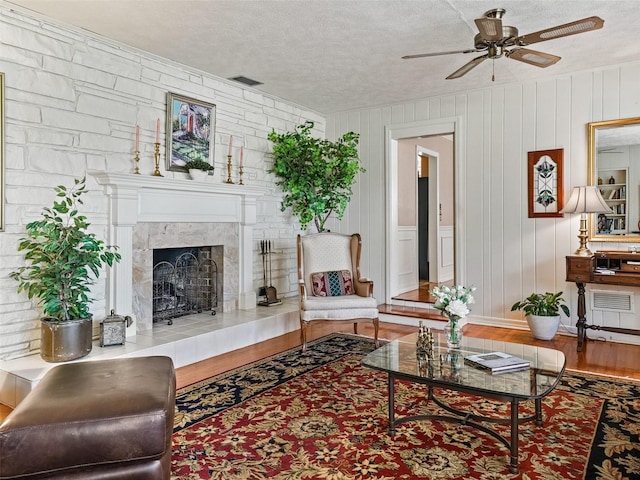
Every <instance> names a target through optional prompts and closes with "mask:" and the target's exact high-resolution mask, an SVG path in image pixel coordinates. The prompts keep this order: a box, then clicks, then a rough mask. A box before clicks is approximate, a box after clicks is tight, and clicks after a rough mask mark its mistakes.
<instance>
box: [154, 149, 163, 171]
mask: <svg viewBox="0 0 640 480" xmlns="http://www.w3.org/2000/svg"><path fill="white" fill-rule="evenodd" d="M155 146H156V148H155V152H153V158H154V159H155V161H156V169H155V170H154V171H153V176H154V177H162V176H163V175H162V174H161V173H160V142H156V143H155Z"/></svg>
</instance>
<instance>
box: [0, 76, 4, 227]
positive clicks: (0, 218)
mask: <svg viewBox="0 0 640 480" xmlns="http://www.w3.org/2000/svg"><path fill="white" fill-rule="evenodd" d="M3 231H4V73H0V232H3Z"/></svg>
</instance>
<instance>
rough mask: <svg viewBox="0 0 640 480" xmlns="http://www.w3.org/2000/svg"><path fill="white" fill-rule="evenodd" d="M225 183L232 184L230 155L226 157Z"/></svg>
mask: <svg viewBox="0 0 640 480" xmlns="http://www.w3.org/2000/svg"><path fill="white" fill-rule="evenodd" d="M226 183H233V180H231V155H227V181H226Z"/></svg>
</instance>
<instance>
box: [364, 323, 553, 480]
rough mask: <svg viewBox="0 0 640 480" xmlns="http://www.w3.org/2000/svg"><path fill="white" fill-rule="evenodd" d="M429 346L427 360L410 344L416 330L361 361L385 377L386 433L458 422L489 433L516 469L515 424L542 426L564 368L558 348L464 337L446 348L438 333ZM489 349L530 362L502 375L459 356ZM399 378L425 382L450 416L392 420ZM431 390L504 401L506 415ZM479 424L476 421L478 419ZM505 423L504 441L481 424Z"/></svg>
mask: <svg viewBox="0 0 640 480" xmlns="http://www.w3.org/2000/svg"><path fill="white" fill-rule="evenodd" d="M434 339H435V344H434V347H433V354H432V355H431V359H429V358H428V357H427V355H426V354H424V353H418V349H417V348H416V340H417V334H411V335H407V336H406V337H402V338H400V339H398V340H394V341H393V342H390V343H388V344H386V345H383V346H382V347H380V348H378V349H377V350H374V351H373V352H371V353H369V354H368V355H367V356H366V357H364V359H363V360H362V365H363V366H365V367H368V368H372V369H375V370H379V371H382V372H385V373H386V374H387V375H388V396H389V434H390V435H391V436H394V435H395V431H396V427H397V426H398V425H400V424H402V423H405V422H411V421H418V420H440V421H449V422H456V423H461V424H463V425H469V426H471V427H473V428H476V429H478V430H481V431H483V432H486V433H488V434H489V435H492V436H493V437H495V438H496V439H498V440H499V441H500V442H502V443H503V444H504V445H505V446H506V447H507V448H508V449H509V451H510V455H511V460H510V463H509V470H510V471H511V472H512V473H518V470H519V469H518V438H519V437H518V435H519V434H518V428H519V425H520V424H521V423H524V422H530V421H534V420H535V422H536V425H538V426H541V425H542V399H543V398H544V397H545V396H546V395H548V394H549V393H550V392H551V391H552V390H553V389H554V388H555V387H556V385H557V384H558V382H559V381H560V378H561V377H562V374H563V372H564V368H565V356H564V354H563V353H562V352H560V351H558V350H553V349H551V348H544V347H536V346H532V345H523V344H518V343H508V342H503V341H496V340H488V339H482V338H473V337H464V338H463V340H462V345H461V346H460V348H456V349H450V348H448V347H447V346H446V343H445V339H444V335H441V334H434ZM490 352H504V353H508V354H511V355H514V356H517V357H520V358H522V359H524V360H527V361H529V362H530V364H531V366H530V368H529V369H527V370H520V371H513V372H507V373H493V374H492V373H491V372H490V371H485V370H481V369H479V368H477V367H474V366H471V365H467V364H466V363H465V362H464V357H466V356H468V355H475V354H481V353H490ZM396 380H405V381H408V382H412V383H419V384H424V385H427V387H428V397H427V402H428V401H433V402H434V403H435V404H436V405H438V406H439V407H441V408H442V409H444V410H446V411H447V412H449V413H451V414H452V415H410V416H405V417H400V418H396V415H395V405H394V401H395V398H394V382H395V381H396ZM434 389H448V390H453V391H456V392H462V393H466V394H470V395H475V396H478V397H483V398H488V399H492V400H498V401H503V402H509V403H510V404H511V409H510V414H509V417H506V418H496V417H485V416H482V415H480V414H479V413H478V412H464V411H460V410H457V409H456V408H453V407H452V406H450V405H448V404H446V403H444V402H443V401H442V400H440V399H438V398H437V397H436V396H435V395H434ZM526 400H533V401H534V404H535V413H534V415H530V416H522V417H521V416H520V415H519V412H518V407H519V404H520V402H523V401H526ZM481 422H482V423H481ZM486 423H489V424H496V423H502V424H508V425H510V431H511V434H510V438H509V439H507V438H506V437H504V436H503V435H501V434H500V433H498V432H497V431H496V430H494V429H492V428H490V427H489V426H487V425H486Z"/></svg>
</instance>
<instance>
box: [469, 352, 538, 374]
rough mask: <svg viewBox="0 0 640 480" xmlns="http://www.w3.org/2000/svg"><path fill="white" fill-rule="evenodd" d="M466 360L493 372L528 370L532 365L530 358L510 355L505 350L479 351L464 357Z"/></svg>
mask: <svg viewBox="0 0 640 480" xmlns="http://www.w3.org/2000/svg"><path fill="white" fill-rule="evenodd" d="M464 360H465V362H467V363H468V364H470V365H473V366H474V367H478V368H481V369H483V370H489V371H490V372H491V373H497V372H513V371H516V370H526V369H528V368H530V367H531V363H530V362H529V361H528V360H523V359H522V358H520V357H516V356H514V355H509V354H508V353H504V352H491V353H479V354H477V355H468V356H466V357H464Z"/></svg>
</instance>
